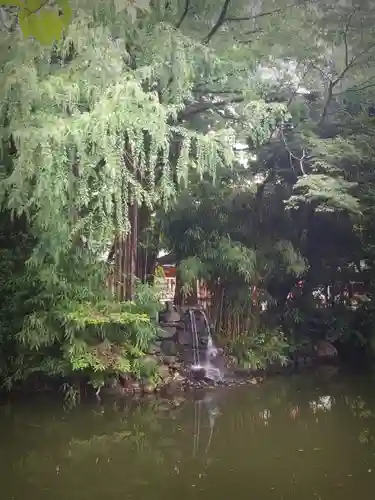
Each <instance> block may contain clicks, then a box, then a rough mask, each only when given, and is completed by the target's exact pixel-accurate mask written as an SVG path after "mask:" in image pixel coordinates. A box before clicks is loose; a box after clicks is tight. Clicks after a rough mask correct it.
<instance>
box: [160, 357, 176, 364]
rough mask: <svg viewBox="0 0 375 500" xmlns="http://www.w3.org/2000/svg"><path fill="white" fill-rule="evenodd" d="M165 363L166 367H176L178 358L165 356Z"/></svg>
mask: <svg viewBox="0 0 375 500" xmlns="http://www.w3.org/2000/svg"><path fill="white" fill-rule="evenodd" d="M163 362H164V363H165V364H166V365H176V364H177V357H176V356H163Z"/></svg>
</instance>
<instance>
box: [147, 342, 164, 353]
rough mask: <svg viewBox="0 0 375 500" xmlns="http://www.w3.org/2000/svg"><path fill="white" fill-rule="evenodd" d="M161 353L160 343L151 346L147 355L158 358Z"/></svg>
mask: <svg viewBox="0 0 375 500" xmlns="http://www.w3.org/2000/svg"><path fill="white" fill-rule="evenodd" d="M160 352H161V347H160V343H156V342H155V343H154V344H151V345H150V347H149V348H148V353H147V354H150V355H151V356H156V355H158V354H160Z"/></svg>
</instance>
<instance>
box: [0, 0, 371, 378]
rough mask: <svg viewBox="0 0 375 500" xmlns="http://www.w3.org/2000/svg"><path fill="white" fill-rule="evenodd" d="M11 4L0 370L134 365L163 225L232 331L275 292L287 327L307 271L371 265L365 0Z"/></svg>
mask: <svg viewBox="0 0 375 500" xmlns="http://www.w3.org/2000/svg"><path fill="white" fill-rule="evenodd" d="M2 6H3V7H2V8H1V9H0V13H1V21H2V26H1V30H0V47H1V55H0V65H1V70H2V71H1V76H0V80H1V84H0V92H1V95H0V97H1V99H0V102H1V110H0V115H1V141H2V149H1V167H0V171H1V180H2V182H1V191H0V200H1V204H2V205H1V206H2V212H1V218H2V227H4V228H5V227H7V231H5V230H4V231H3V237H2V240H3V242H2V271H1V279H2V282H3V284H4V286H3V288H4V290H6V292H5V294H6V296H7V301H6V306H4V308H2V315H3V320H4V324H6V325H7V328H6V333H4V334H2V337H1V338H2V341H1V344H0V346H2V347H1V349H2V354H1V356H2V358H3V359H6V360H7V361H6V362H5V367H4V368H3V369H2V372H3V378H6V379H7V380H8V381H9V380H13V379H17V378H22V377H26V376H28V374H29V373H31V372H38V373H39V372H47V373H48V374H51V373H52V374H58V375H59V376H66V375H69V376H71V375H72V374H73V375H74V374H76V373H77V372H78V373H84V374H85V375H87V376H89V377H91V378H92V379H98V378H99V379H100V380H101V382H102V378H101V376H102V375H103V373H104V374H105V375H108V374H118V373H120V372H123V371H124V370H125V368H124V366H127V367H131V369H133V370H138V373H140V372H139V360H140V358H141V357H142V355H143V354H144V353H145V350H147V346H148V344H149V343H150V342H151V340H152V338H153V336H155V332H156V325H155V322H154V319H153V318H152V319H150V315H154V314H155V311H156V309H157V306H156V304H157V302H158V301H157V300H155V297H153V298H152V297H150V289H149V288H148V287H149V286H150V285H149V284H148V285H147V286H146V285H145V287H144V288H143V289H142V293H144V294H146V296H147V300H146V299H142V298H141V296H140V292H139V290H140V289H139V288H138V289H137V290H138V291H135V288H136V287H135V281H136V280H135V279H133V278H134V276H135V277H137V278H138V279H139V280H141V281H147V282H148V283H150V281H152V274H153V273H154V264H155V259H156V254H157V251H158V250H159V249H160V245H161V244H162V242H164V244H167V246H168V248H169V249H170V250H172V251H173V252H174V253H175V254H176V257H177V259H178V264H179V273H180V278H181V279H182V280H183V281H184V282H185V289H188V288H189V284H191V282H192V281H194V279H195V278H203V279H204V280H205V281H206V282H207V283H209V285H210V286H211V289H212V293H213V298H214V299H215V307H216V312H215V314H216V318H217V320H218V324H220V329H221V330H223V331H224V333H225V334H228V332H229V330H230V332H231V335H232V334H233V332H234V331H236V332H237V333H238V334H239V335H240V334H244V335H245V334H246V331H248V330H252V331H253V330H259V329H261V328H264V327H265V325H263V324H261V323H262V321H263V319H261V317H262V318H263V317H264V315H263V316H262V315H261V302H262V301H263V299H264V300H267V301H268V302H269V303H270V304H273V306H274V307H273V312H274V314H273V320H272V322H271V321H270V320H269V319H267V321H266V322H268V323H270V322H271V323H272V325H270V324H268V323H267V325H266V326H267V328H268V327H269V328H271V327H272V328H274V327H275V325H276V327H277V328H278V329H280V328H282V329H283V330H284V333H285V334H286V333H288V334H290V338H291V336H292V334H291V333H290V332H292V333H293V335H294V332H295V331H297V330H298V329H296V328H295V326H293V325H295V322H294V323H293V325H292V326H291V324H289V323H288V321H287V320H285V318H287V317H289V316H290V315H292V316H293V317H294V318H296V317H297V316H298V314H302V315H305V317H306V314H307V312H308V311H310V312H311V308H310V309H309V308H308V306H307V305H306V304H307V302H308V300H307V298H311V292H312V291H313V289H314V287H317V286H326V287H327V286H331V288H332V287H333V288H334V287H335V286H336V285H335V283H336V284H337V283H338V282H340V283H341V284H343V283H348V282H349V281H350V280H352V276H351V272H352V269H353V266H354V267H355V268H356V269H359V267H360V262H361V261H362V260H364V259H367V260H368V261H369V262H370V264H368V265H370V267H371V262H372V261H371V259H373V247H372V245H373V243H372V202H373V193H374V189H373V185H374V179H373V174H372V162H373V148H372V142H373V141H372V139H373V137H372V136H373V132H372V131H373V119H372V116H373V115H374V112H373V110H374V108H373V85H374V83H375V80H374V78H375V73H374V64H373V62H374V56H375V43H374V40H375V38H374V32H373V30H374V26H375V24H374V23H373V21H374V12H375V11H374V10H373V9H372V3H371V2H365V1H361V2H354V1H353V2H347V3H344V4H342V3H340V4H335V5H332V4H331V2H325V1H323V0H315V1H306V0H295V1H294V2H288V1H287V0H278V1H277V2H276V1H275V0H263V1H261V2H258V3H257V4H256V5H255V4H251V5H249V4H248V2H245V1H244V0H222V1H221V2H219V3H218V2H216V1H215V2H214V1H213V0H199V1H198V0H181V1H176V2H170V1H169V0H153V1H150V2H149V3H148V2H143V1H142V2H141V1H131V0H127V1H125V0H124V1H122V2H119V1H118V0H116V1H115V0H113V1H112V0H95V1H90V2H88V1H84V0H69V1H68V0H64V1H56V2H40V1H37V0H33V1H25V2H18V3H17V2H2ZM47 27H48V29H47ZM371 110H372V111H371ZM151 241H152V245H150V242H151ZM22 242H23V243H22ZM338 242H340V244H338ZM151 246H152V249H151ZM109 248H111V251H110V256H112V257H113V259H114V262H115V265H114V267H115V277H114V280H115V282H116V283H117V284H119V288H120V289H121V293H120V294H119V295H120V299H121V302H120V303H118V302H116V300H114V298H113V297H111V296H110V295H108V293H109V291H108V287H106V286H105V285H104V283H105V282H106V276H108V273H109V269H108V266H107V263H106V262H103V255H105V256H106V255H107V253H108V249H109ZM104 260H106V257H104ZM109 260H111V258H110V259H109ZM10 269H14V270H16V271H15V272H16V277H15V278H14V279H13V278H11V277H10V275H9V270H10ZM129 275H131V279H130V285H129V287H130V288H131V293H130V294H129V293H127V292H126V290H125V289H128V288H129V287H128V284H124V283H125V281H126V280H128V279H129ZM299 279H301V280H303V281H304V282H305V288H304V292H303V294H302V295H303V297H302V299H303V300H302V299H301V301H300V302H301V303H298V306H296V304H295V303H293V304H290V301H288V300H289V299H288V297H289V296H290V293H291V292H292V291H293V290H294V289H295V286H296V281H297V280H299ZM107 281H108V280H107ZM340 286H341V285H340ZM342 286H344V285H342ZM369 287H370V288H371V286H370V285H369ZM249 290H253V292H254V290H257V293H258V294H259V293H260V292H259V291H261V293H262V294H263V298H262V297H260V296H259V295H257V297H255V296H254V293H255V292H254V293H253V292H251V293H249ZM124 298H128V299H133V300H132V301H131V302H125V303H123V302H122V300H123V299H124ZM148 299H150V300H148ZM137 301H138V302H137ZM224 303H225V304H226V305H225V304H224ZM224 305H225V308H226V312H224ZM236 308H237V310H238V322H237V325H236V326H234V325H233V321H232V320H233V318H234V317H235V315H234V314H232V312H233V311H234V310H235V309H236ZM15 310H22V314H21V313H20V314H19V318H17V321H16V322H15V323H14V322H13V321H12V319H11V311H15ZM249 311H251V312H249ZM366 314H367V312H366ZM225 315H226V316H225ZM288 315H289V316H288ZM93 317H95V318H96V320H95V321H92V318H93ZM225 317H226V319H225ZM220 318H221V319H220ZM230 318H231V321H232V323H230V321H229V319H230ZM236 321H237V320H236ZM350 321H353V322H354V321H356V322H357V323H358V322H359V323H361V322H362V323H363V321H365V320H364V319H363V318H361V319H360V320H359V319H358V314H357V316H356V318H355V320H354V319H353V320H352V319H351V320H350ZM366 321H367V320H366ZM362 323H361V324H362ZM124 325H125V326H124ZM353 325H354V323H353ZM124 328H125V331H126V335H125V336H122V334H121V332H122V331H123V329H124ZM335 328H336V330H338V328H337V327H335ZM358 328H359V327H358ZM237 333H236V334H237ZM99 345H100V348H99V347H98V346H99ZM280 345H281V344H280ZM283 345H284V344H283ZM272 348H274V347H272ZM7 352H11V355H6V353H7ZM41 360H44V361H43V363H42V361H41ZM42 365H43V367H42ZM137 367H138V368H137ZM98 373H99V374H100V377H99V376H98ZM101 382H100V383H101ZM97 383H99V382H98V381H97Z"/></svg>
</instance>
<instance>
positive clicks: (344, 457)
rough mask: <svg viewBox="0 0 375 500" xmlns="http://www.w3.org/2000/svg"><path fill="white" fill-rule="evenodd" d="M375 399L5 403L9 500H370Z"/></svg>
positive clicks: (298, 386) (324, 393)
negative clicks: (74, 404) (66, 406)
mask: <svg viewBox="0 0 375 500" xmlns="http://www.w3.org/2000/svg"><path fill="white" fill-rule="evenodd" d="M374 415H375V391H374V386H373V385H372V384H371V383H370V382H369V381H367V380H364V379H359V378H351V379H350V378H343V377H341V378H337V377H336V378H334V379H331V380H330V381H327V380H326V379H325V378H324V377H322V378H321V377H316V376H314V377H306V376H304V377H293V378H280V379H274V380H271V381H269V382H266V383H264V384H263V385H261V386H259V387H254V386H251V387H242V388H238V389H215V390H208V391H207V392H205V393H199V395H196V398H195V399H194V398H192V397H189V398H187V399H182V398H180V399H179V398H176V399H175V400H171V401H167V400H149V401H143V402H141V403H140V402H138V403H137V402H135V401H132V402H131V403H130V402H128V403H126V402H125V401H122V402H117V403H114V402H102V404H90V405H88V404H81V405H80V406H79V407H76V408H75V409H74V410H66V409H65V410H64V409H63V408H62V407H61V405H59V404H58V403H56V402H54V403H53V402H51V401H46V400H35V399H34V400H33V401H32V402H30V401H29V402H27V403H26V402H24V403H23V404H13V405H5V406H4V405H3V406H0V444H1V448H0V460H1V462H0V470H1V476H0V477H1V498H2V499H4V500H47V499H48V500H51V499H52V500H68V499H69V500H86V499H87V500H103V499H105V500H114V499H116V500H117V499H121V500H127V499H134V500H143V499H144V500H146V499H150V500H159V499H160V500H161V499H163V500H168V499H170V500H172V499H173V500H174V499H176V500H185V499H196V500H203V499H205V500H214V499H215V500H224V499H225V500H227V499H230V500H231V499H235V498H238V499H242V498H246V499H257V500H268V499H270V500H271V499H298V500H308V499H322V500H339V499H340V500H346V499H348V500H349V499H350V500H353V499H358V500H367V499H368V500H370V499H373V498H374V493H375V416H374Z"/></svg>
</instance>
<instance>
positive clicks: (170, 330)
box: [159, 325, 177, 339]
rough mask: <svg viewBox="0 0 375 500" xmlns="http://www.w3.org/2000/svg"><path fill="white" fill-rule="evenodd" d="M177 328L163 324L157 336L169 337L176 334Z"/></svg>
mask: <svg viewBox="0 0 375 500" xmlns="http://www.w3.org/2000/svg"><path fill="white" fill-rule="evenodd" d="M176 332H177V329H176V327H175V326H170V325H168V326H163V327H162V328H161V329H160V331H159V338H162V339H171V338H173V337H174V336H175V335H176Z"/></svg>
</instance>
